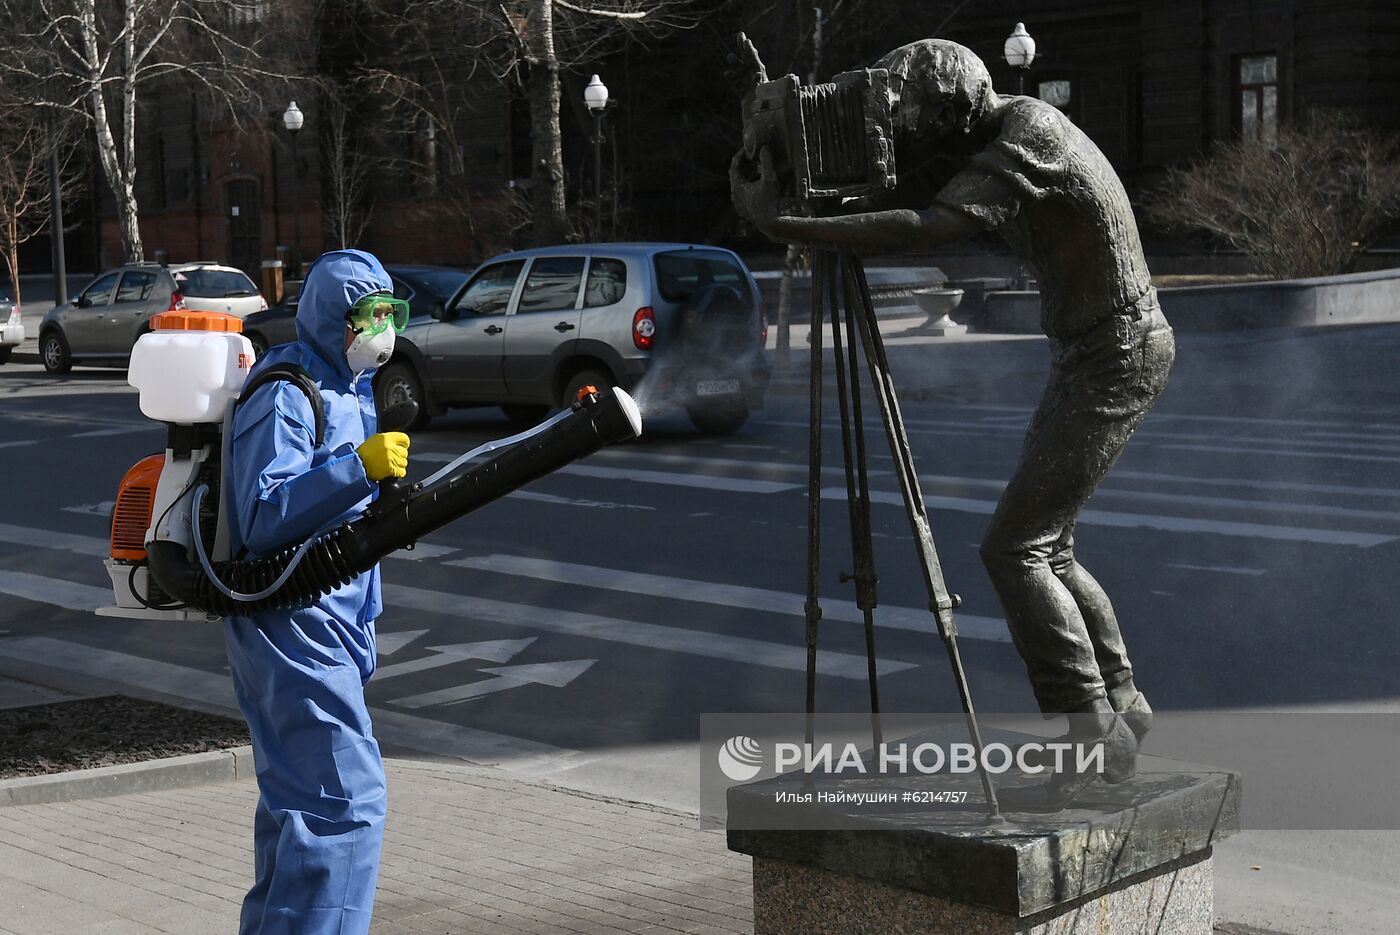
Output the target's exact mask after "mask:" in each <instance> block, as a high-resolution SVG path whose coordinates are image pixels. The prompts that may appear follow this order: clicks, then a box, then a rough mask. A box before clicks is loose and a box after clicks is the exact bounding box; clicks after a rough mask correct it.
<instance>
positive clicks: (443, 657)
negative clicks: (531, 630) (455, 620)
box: [374, 636, 536, 707]
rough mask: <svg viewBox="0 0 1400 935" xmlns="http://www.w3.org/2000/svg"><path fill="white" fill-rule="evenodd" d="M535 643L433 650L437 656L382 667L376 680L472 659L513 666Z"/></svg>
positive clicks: (491, 643) (530, 638)
mask: <svg viewBox="0 0 1400 935" xmlns="http://www.w3.org/2000/svg"><path fill="white" fill-rule="evenodd" d="M535 639H536V638H535V637H533V636H528V637H526V638H525V639H523V640H487V641H485V642H482V643H453V644H450V645H447V646H429V647H427V650H428V652H430V653H432V654H433V655H431V656H423V657H421V658H418V659H409V660H406V661H404V662H396V663H394V664H393V665H388V666H380V667H379V668H377V669H375V670H374V677H375V678H376V679H379V680H381V681H382V680H384V679H391V678H394V677H396V676H399V675H408V674H410V673H413V672H426V671H427V670H429V669H437V668H440V667H442V666H446V665H451V664H453V663H454V662H465V661H466V660H468V659H480V660H482V661H484V662H510V661H511V660H512V659H514V658H515V657H516V656H517V655H519V654H520V653H521V652H523V651H524V650H525V648H526V647H527V646H529V645H530V644H531V643H533V642H534V641H535ZM410 707H411V706H410Z"/></svg>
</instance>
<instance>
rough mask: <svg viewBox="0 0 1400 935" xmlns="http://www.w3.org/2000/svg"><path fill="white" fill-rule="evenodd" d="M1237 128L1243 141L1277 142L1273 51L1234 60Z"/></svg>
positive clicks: (1276, 71) (1276, 63) (1276, 105)
mask: <svg viewBox="0 0 1400 935" xmlns="http://www.w3.org/2000/svg"><path fill="white" fill-rule="evenodd" d="M1235 88H1236V91H1235V129H1236V131H1237V132H1238V133H1239V135H1240V139H1242V140H1246V141H1251V142H1261V143H1273V142H1274V140H1276V139H1278V56H1277V55H1275V54H1274V53H1272V52H1268V53H1262V54H1255V55H1241V56H1240V57H1238V58H1237V59H1235Z"/></svg>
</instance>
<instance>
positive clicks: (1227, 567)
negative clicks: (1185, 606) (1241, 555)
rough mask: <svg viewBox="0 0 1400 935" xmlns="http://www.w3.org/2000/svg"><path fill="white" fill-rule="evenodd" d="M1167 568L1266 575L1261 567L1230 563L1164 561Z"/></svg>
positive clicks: (1266, 572) (1228, 573) (1227, 573)
mask: <svg viewBox="0 0 1400 935" xmlns="http://www.w3.org/2000/svg"><path fill="white" fill-rule="evenodd" d="M1165 564H1166V566H1167V567H1168V568H1182V569H1185V570H1186V571H1218V572H1220V573H1221V574H1226V575H1266V574H1268V571H1266V570H1265V569H1263V568H1240V567H1236V566H1232V565H1187V564H1185V563H1183V562H1166V563H1165Z"/></svg>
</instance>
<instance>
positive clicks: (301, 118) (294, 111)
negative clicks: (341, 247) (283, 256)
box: [282, 101, 306, 279]
mask: <svg viewBox="0 0 1400 935" xmlns="http://www.w3.org/2000/svg"><path fill="white" fill-rule="evenodd" d="M305 122H306V115H305V114H303V113H302V112H301V108H299V107H297V102H296V101H292V102H291V103H290V104H288V105H287V110H286V112H285V113H284V114H282V125H283V126H285V127H286V128H287V132H288V133H289V134H290V135H291V137H292V178H293V181H294V182H295V184H296V189H297V193H296V196H295V197H294V198H293V199H292V266H293V268H294V269H295V270H296V275H297V278H298V279H300V278H301V160H300V159H298V158H297V131H299V130H300V129H301V126H302V124H304V123H305Z"/></svg>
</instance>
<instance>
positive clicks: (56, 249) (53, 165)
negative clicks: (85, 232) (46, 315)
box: [49, 121, 68, 305]
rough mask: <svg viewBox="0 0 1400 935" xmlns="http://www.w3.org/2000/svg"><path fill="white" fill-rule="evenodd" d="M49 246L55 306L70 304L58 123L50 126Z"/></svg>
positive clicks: (55, 122)
mask: <svg viewBox="0 0 1400 935" xmlns="http://www.w3.org/2000/svg"><path fill="white" fill-rule="evenodd" d="M49 126H50V127H51V128H53V132H52V133H51V135H50V138H49V237H50V242H49V246H50V247H51V248H52V250H53V298H54V304H55V305H67V304H68V270H67V259H66V258H65V255H64V250H63V180H62V178H61V177H60V172H61V169H60V167H59V164H58V130H57V127H58V122H57V121H54V122H52V123H50V124H49Z"/></svg>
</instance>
